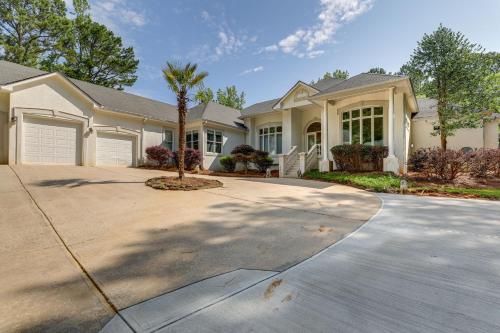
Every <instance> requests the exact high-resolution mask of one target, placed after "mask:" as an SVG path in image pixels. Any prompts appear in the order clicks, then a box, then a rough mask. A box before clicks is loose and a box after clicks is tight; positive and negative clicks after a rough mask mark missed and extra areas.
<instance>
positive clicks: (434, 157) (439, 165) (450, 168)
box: [410, 148, 472, 181]
mask: <svg viewBox="0 0 500 333" xmlns="http://www.w3.org/2000/svg"><path fill="white" fill-rule="evenodd" d="M471 156H472V154H471V153H466V152H464V151H461V150H458V151H456V150H442V149H441V148H430V149H419V150H417V151H416V152H415V153H413V154H412V156H411V157H410V164H411V165H412V169H413V170H414V171H420V172H423V173H425V174H426V175H427V176H428V177H434V178H439V179H441V180H445V181H451V180H454V179H455V178H457V176H458V175H459V174H460V173H463V172H466V171H467V169H468V167H469V161H470V159H471Z"/></svg>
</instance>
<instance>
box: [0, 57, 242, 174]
mask: <svg viewBox="0 0 500 333" xmlns="http://www.w3.org/2000/svg"><path fill="white" fill-rule="evenodd" d="M177 117H178V116H177V109H176V107H174V106H173V105H170V104H166V103H162V102H159V101H155V100H151V99H148V98H144V97H140V96H136V95H133V94H129V93H126V92H123V91H118V90H115V89H110V88H105V87H101V86H98V85H94V84H90V83H87V82H83V81H79V80H73V79H68V78H67V77H65V76H64V75H61V74H59V73H47V72H43V71H40V70H37V69H33V68H29V67H25V66H20V65H17V64H14V63H11V62H6V61H0V163H4V164H5V163H8V164H66V165H88V166H95V165H111V166H137V165H139V164H141V163H144V162H145V157H146V155H145V149H146V148H147V147H149V146H153V145H160V144H163V145H164V146H166V147H168V148H169V149H171V150H176V149H177V146H178V124H177ZM239 117H240V112H239V111H238V110H235V109H231V108H228V107H225V106H222V105H219V104H217V103H208V104H204V105H199V106H197V107H195V108H193V109H191V110H190V112H189V116H188V120H187V124H186V128H187V130H188V132H187V135H186V139H187V146H188V147H191V148H195V149H199V150H200V151H202V152H203V154H202V156H203V161H202V166H203V167H204V168H207V169H213V168H218V166H219V165H218V162H217V157H218V156H220V155H222V154H228V153H229V152H230V151H231V149H232V148H233V147H234V146H235V145H237V144H240V143H243V142H244V140H245V133H246V128H245V127H244V125H243V122H242V120H240V119H239Z"/></svg>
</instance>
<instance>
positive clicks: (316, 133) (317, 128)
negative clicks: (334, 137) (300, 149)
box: [306, 121, 321, 152]
mask: <svg viewBox="0 0 500 333" xmlns="http://www.w3.org/2000/svg"><path fill="white" fill-rule="evenodd" d="M306 132H307V133H306V143H307V151H309V150H311V148H312V147H313V146H314V145H316V144H317V145H318V152H321V123H320V122H318V121H317V122H314V123H312V124H310V125H309V126H308V127H307V130H306Z"/></svg>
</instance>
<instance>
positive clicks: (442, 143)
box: [439, 127, 448, 150]
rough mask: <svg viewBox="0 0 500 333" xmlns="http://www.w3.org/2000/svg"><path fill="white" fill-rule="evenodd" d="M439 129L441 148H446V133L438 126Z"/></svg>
mask: <svg viewBox="0 0 500 333" xmlns="http://www.w3.org/2000/svg"><path fill="white" fill-rule="evenodd" d="M439 131H440V137H441V149H442V150H446V148H447V147H446V146H447V144H448V141H447V140H446V133H445V132H444V130H443V129H442V128H441V127H440V129H439Z"/></svg>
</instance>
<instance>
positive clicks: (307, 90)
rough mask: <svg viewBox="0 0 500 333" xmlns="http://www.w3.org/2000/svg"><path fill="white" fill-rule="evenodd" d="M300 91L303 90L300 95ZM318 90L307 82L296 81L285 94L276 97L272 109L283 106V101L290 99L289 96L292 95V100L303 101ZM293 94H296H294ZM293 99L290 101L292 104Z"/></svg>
mask: <svg viewBox="0 0 500 333" xmlns="http://www.w3.org/2000/svg"><path fill="white" fill-rule="evenodd" d="M301 92H304V94H303V95H301V94H300V93H301ZM318 92H319V90H318V89H316V88H314V87H312V86H310V85H308V84H307V83H304V82H302V81H297V83H295V84H294V85H293V87H291V88H290V89H289V90H288V91H287V92H286V94H285V95H283V97H281V98H280V99H278V101H277V102H276V103H275V104H274V106H273V109H275V110H278V109H281V108H282V107H283V104H284V102H285V101H287V100H290V98H291V97H292V96H293V97H294V101H304V100H307V98H308V97H309V96H312V95H314V94H317V93H318ZM297 93H298V94H297ZM294 94H297V95H294ZM294 101H292V104H293V102H294Z"/></svg>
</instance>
